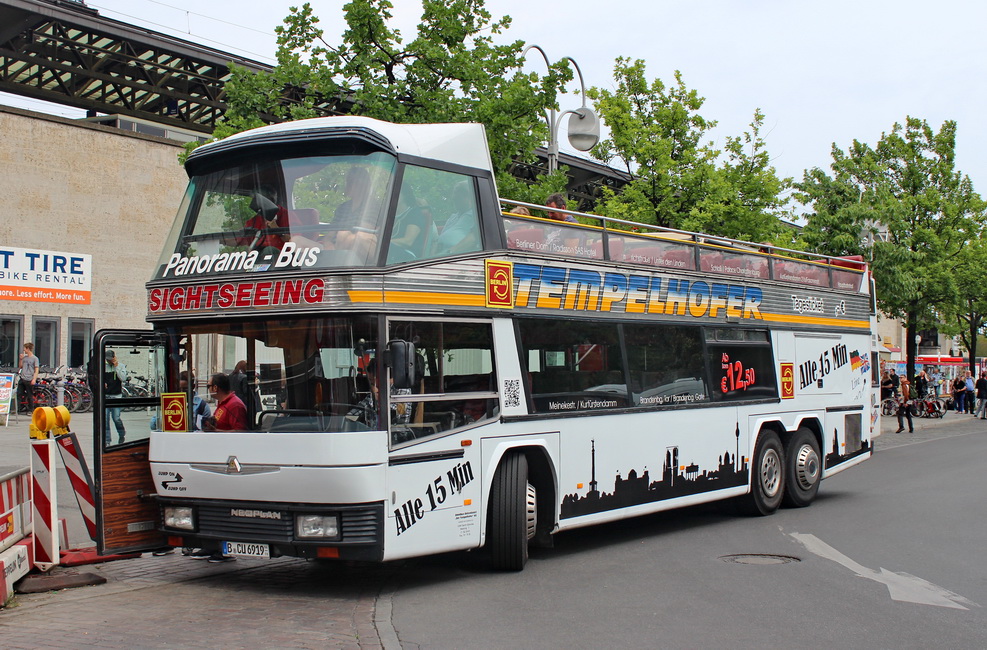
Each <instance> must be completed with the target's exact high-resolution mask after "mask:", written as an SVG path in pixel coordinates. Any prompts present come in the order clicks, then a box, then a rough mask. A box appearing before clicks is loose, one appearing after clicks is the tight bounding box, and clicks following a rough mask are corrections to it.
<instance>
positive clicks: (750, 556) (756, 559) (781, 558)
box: [720, 553, 802, 564]
mask: <svg viewBox="0 0 987 650" xmlns="http://www.w3.org/2000/svg"><path fill="white" fill-rule="evenodd" d="M720 559H721V560H723V561H724V562H733V563H734V564H788V563H789V562H801V561H802V560H800V559H799V558H797V557H794V556H792V555H773V554H770V553H738V554H736V555H724V556H723V557H721V558H720Z"/></svg>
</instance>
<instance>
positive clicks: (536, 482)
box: [91, 117, 878, 570]
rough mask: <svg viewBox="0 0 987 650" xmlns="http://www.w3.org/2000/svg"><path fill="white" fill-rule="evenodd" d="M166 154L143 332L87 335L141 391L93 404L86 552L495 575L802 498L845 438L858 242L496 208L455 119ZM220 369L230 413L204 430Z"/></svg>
mask: <svg viewBox="0 0 987 650" xmlns="http://www.w3.org/2000/svg"><path fill="white" fill-rule="evenodd" d="M186 168H187V171H188V174H189V176H190V179H191V180H190V183H189V186H188V191H187V193H186V194H185V198H184V201H183V202H182V204H181V207H180V209H179V212H178V216H177V218H176V220H175V223H174V226H173V228H172V230H171V232H170V235H169V236H168V239H167V241H166V242H165V247H164V251H163V252H162V254H161V258H160V262H159V263H158V265H157V268H156V270H155V272H154V276H153V277H152V278H151V280H150V281H149V282H148V283H147V299H148V315H147V319H148V321H149V322H150V323H151V324H152V326H153V329H152V330H149V331H111V330H103V331H101V332H99V333H98V334H97V335H96V342H95V345H94V360H93V364H91V367H95V368H99V367H104V363H103V359H104V358H107V357H108V356H112V357H113V358H116V359H118V360H122V361H123V362H124V363H125V364H126V365H127V367H128V368H129V370H130V372H131V373H134V372H135V370H139V371H140V374H141V375H142V376H144V375H146V376H147V383H148V384H149V390H148V391H147V395H146V396H141V397H138V396H128V395H126V394H124V395H122V396H115V397H114V396H109V395H105V394H100V395H99V396H98V399H99V403H98V406H99V407H98V408H96V409H95V412H96V416H95V420H96V425H95V426H96V429H95V430H96V431H97V432H101V431H109V430H111V429H112V426H113V425H112V424H111V423H110V421H109V420H111V419H112V418H109V417H108V416H107V413H108V410H107V409H110V410H112V409H117V408H119V409H122V416H121V417H122V419H123V420H124V421H125V424H126V436H125V437H124V438H123V439H121V438H120V437H118V436H117V435H116V431H113V432H112V433H113V435H112V436H111V435H105V436H103V435H97V436H96V447H97V449H96V457H97V467H96V472H95V476H96V484H97V492H98V498H99V500H100V504H99V510H98V530H99V537H100V539H99V540H98V544H99V550H100V551H101V552H104V553H106V552H110V551H135V550H141V549H148V548H156V547H161V546H175V547H179V546H191V547H201V548H204V549H207V550H215V551H221V552H223V553H226V554H228V555H235V556H252V557H263V558H268V557H278V556H298V557H305V558H339V559H341V560H372V561H387V560H393V559H397V558H407V557H412V556H421V555H426V554H432V553H439V552H445V551H453V550H462V549H478V548H485V549H487V551H488V552H489V554H490V558H491V561H492V563H493V565H494V566H496V567H498V568H501V569H506V570H519V569H521V568H522V567H523V566H524V564H525V561H526V559H527V557H528V549H529V547H530V546H532V545H540V546H550V545H551V544H552V539H553V535H554V534H555V533H558V532H560V531H564V530H567V529H572V528H577V527H581V526H587V525H591V524H596V523H600V522H606V521H613V520H616V519H622V518H626V517H634V516H639V515H645V514H649V513H655V512H658V511H662V510H667V509H671V508H677V507H681V506H686V505H691V504H697V503H702V502H709V501H715V500H724V499H733V500H735V501H737V503H738V504H739V505H740V506H741V507H742V509H745V510H747V511H749V512H751V513H753V514H760V515H768V514H771V513H772V512H774V511H775V510H776V509H777V508H779V506H781V505H782V504H788V505H791V506H807V505H809V504H810V503H811V502H812V501H813V499H814V498H815V497H816V494H817V491H818V489H819V485H820V482H821V481H822V479H824V478H827V477H829V476H832V475H833V474H836V473H837V472H840V471H842V470H844V469H847V468H849V467H852V466H853V465H856V464H858V463H860V462H862V461H863V460H865V459H867V458H869V457H870V455H871V453H872V444H871V440H872V435H873V432H874V430H875V427H876V426H877V418H878V409H877V408H876V405H877V400H876V399H875V395H876V389H877V381H876V376H877V375H876V365H877V356H876V352H875V336H874V331H875V322H876V316H875V308H874V300H873V295H872V289H871V286H872V283H871V282H870V279H869V276H868V273H867V269H866V266H865V265H864V263H863V262H862V261H861V260H855V259H845V258H828V257H823V256H819V255H812V254H808V253H796V252H794V251H786V250H782V249H774V248H766V247H764V246H763V245H755V244H749V243H744V242H739V241H733V240H727V239H723V238H720V237H709V236H704V235H699V234H695V233H686V232H680V231H672V230H665V229H660V228H651V227H647V226H643V225H641V224H632V223H628V222H622V221H619V220H615V219H607V218H603V217H599V216H593V215H587V214H579V213H572V214H573V215H574V216H575V217H576V220H577V222H576V223H571V222H564V221H558V220H553V219H549V218H542V217H538V216H529V215H524V214H518V213H517V212H515V211H516V210H517V207H518V206H522V205H523V204H518V203H504V202H502V201H501V200H500V199H499V198H498V196H497V192H496V188H495V185H494V179H493V173H492V168H491V163H490V157H489V153H488V150H487V144H486V139H485V134H484V129H483V127H482V126H480V125H476V124H431V125H397V124H389V123H385V122H380V121H376V120H372V119H367V118H359V117H333V118H318V119H312V120H303V121H298V122H292V123H288V124H281V125H276V126H269V127H264V128H260V129H257V130H253V131H248V132H244V133H241V134H238V135H234V136H232V137H229V138H227V139H225V140H222V141H219V142H216V143H212V144H208V145H205V146H202V147H200V148H199V149H196V150H195V151H194V153H192V155H191V156H190V157H189V159H188V162H187V164H186ZM524 207H527V208H528V209H529V211H532V212H537V210H538V208H539V206H533V205H528V206H524ZM521 212H523V211H521ZM109 352H113V353H114V354H113V355H108V353H109ZM241 361H242V362H244V363H240V362H241ZM237 366H240V367H241V368H243V369H244V373H243V378H242V379H243V381H242V382H241V386H242V389H241V390H242V391H243V393H244V395H243V401H244V402H245V405H246V408H247V411H248V423H247V426H246V427H244V428H243V429H242V430H235V431H231V430H211V429H214V428H215V427H213V426H210V424H211V421H210V420H209V419H205V420H204V419H203V418H202V417H201V411H200V408H201V404H200V401H201V400H202V399H207V397H206V395H205V391H204V390H203V387H204V386H206V385H208V384H211V383H213V382H212V379H211V377H212V376H213V375H214V374H215V373H218V372H226V373H228V372H230V371H231V370H232V369H233V368H235V367H237ZM93 383H94V385H95V386H100V385H102V382H100V381H98V380H97V381H95V382H93ZM207 406H211V407H212V408H215V404H209V403H208V400H207ZM202 429H205V430H202Z"/></svg>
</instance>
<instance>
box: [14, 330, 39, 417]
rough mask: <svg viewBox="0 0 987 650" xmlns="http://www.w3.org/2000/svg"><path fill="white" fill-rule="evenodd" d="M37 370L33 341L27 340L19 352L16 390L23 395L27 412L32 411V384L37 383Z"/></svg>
mask: <svg viewBox="0 0 987 650" xmlns="http://www.w3.org/2000/svg"><path fill="white" fill-rule="evenodd" d="M38 371H39V367H38V357H36V356H34V343H31V342H30V341H28V342H27V343H25V344H24V351H23V352H21V360H20V374H19V376H18V379H17V392H18V394H23V395H24V403H25V404H26V405H27V412H28V413H32V412H33V411H34V386H35V385H36V384H37V383H38ZM18 401H20V400H19V399H18Z"/></svg>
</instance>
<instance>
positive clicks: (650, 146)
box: [587, 58, 788, 240]
mask: <svg viewBox="0 0 987 650" xmlns="http://www.w3.org/2000/svg"><path fill="white" fill-rule="evenodd" d="M614 79H615V81H616V83H617V87H616V89H615V90H614V91H610V90H605V89H600V88H592V89H590V90H589V91H588V93H587V94H589V95H590V97H591V98H593V100H594V105H595V106H596V110H597V111H598V112H599V114H600V115H601V117H602V118H603V121H604V122H606V124H607V126H608V128H609V130H610V136H609V137H608V138H607V139H605V140H603V141H602V142H600V144H599V145H597V146H596V147H595V148H594V149H593V152H592V153H593V156H594V157H596V158H598V159H600V160H602V161H604V162H606V163H608V164H613V163H614V162H617V163H619V164H621V165H622V166H623V167H624V168H626V170H627V171H628V172H629V173H631V174H633V175H634V179H633V180H632V181H631V182H630V183H628V184H627V185H625V186H624V187H623V188H622V190H621V191H620V193H616V192H613V191H610V190H606V189H605V190H604V200H603V201H602V203H601V205H600V206H599V209H600V210H601V211H602V212H603V213H604V214H607V215H608V216H611V217H619V218H623V219H628V220H631V221H639V222H642V223H650V224H655V225H658V226H664V227H671V228H681V229H685V230H695V231H702V232H711V233H713V234H720V235H724V236H728V237H737V238H745V239H754V240H761V239H766V238H768V237H770V236H771V235H772V234H773V233H774V232H776V231H777V229H778V221H777V218H776V215H775V214H772V212H773V211H775V210H776V209H777V208H778V207H779V205H780V201H779V199H778V197H779V195H780V193H781V191H782V190H783V189H784V188H785V187H786V186H787V183H788V181H787V179H779V178H778V177H777V175H776V174H775V171H774V168H773V167H771V166H770V158H769V156H768V154H767V151H766V148H765V143H764V140H763V138H762V137H761V127H762V124H763V120H764V116H763V115H762V114H761V112H760V111H756V112H755V114H754V119H753V121H752V122H751V130H750V131H749V132H747V133H745V134H743V136H741V137H736V138H728V139H727V143H726V152H727V160H726V161H725V162H723V163H722V164H721V153H722V152H720V151H718V150H717V149H715V148H714V147H713V144H712V142H711V141H704V139H705V138H706V137H707V136H708V134H709V132H710V130H711V129H712V128H713V127H715V126H716V122H715V121H713V120H708V119H706V118H705V117H703V116H702V115H701V114H700V112H699V111H700V109H701V108H702V106H703V103H704V102H705V99H704V98H702V97H700V96H699V94H698V93H697V92H696V91H695V90H690V89H689V88H687V87H686V85H685V82H684V81H683V78H682V75H681V73H680V72H676V73H675V83H674V84H672V85H666V84H665V83H664V82H663V81H662V80H661V79H655V80H653V81H651V82H650V83H649V82H648V80H647V78H646V70H645V63H644V61H642V60H636V61H633V62H632V61H631V60H630V59H626V58H619V59H617V62H616V64H615V65H614Z"/></svg>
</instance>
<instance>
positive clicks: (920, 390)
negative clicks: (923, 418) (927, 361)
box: [915, 370, 929, 399]
mask: <svg viewBox="0 0 987 650" xmlns="http://www.w3.org/2000/svg"><path fill="white" fill-rule="evenodd" d="M928 394H929V378H928V376H927V375H926V374H925V371H924V370H919V371H918V374H917V375H915V395H916V396H917V397H918V398H919V399H925V397H926V395H928Z"/></svg>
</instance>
